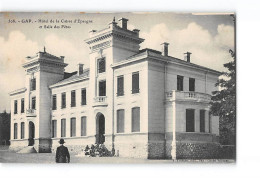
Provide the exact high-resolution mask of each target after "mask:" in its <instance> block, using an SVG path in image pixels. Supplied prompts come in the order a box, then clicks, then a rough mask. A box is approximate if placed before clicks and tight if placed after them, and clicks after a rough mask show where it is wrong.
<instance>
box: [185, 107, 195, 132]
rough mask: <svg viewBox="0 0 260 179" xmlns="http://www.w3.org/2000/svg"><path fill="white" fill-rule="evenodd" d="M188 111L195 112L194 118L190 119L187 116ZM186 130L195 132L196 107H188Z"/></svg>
mask: <svg viewBox="0 0 260 179" xmlns="http://www.w3.org/2000/svg"><path fill="white" fill-rule="evenodd" d="M188 111H192V112H193V119H188V116H187V115H188V113H187V112H188ZM188 120H189V121H188ZM188 122H192V123H191V124H188ZM188 130H189V131H188ZM186 132H195V109H186Z"/></svg>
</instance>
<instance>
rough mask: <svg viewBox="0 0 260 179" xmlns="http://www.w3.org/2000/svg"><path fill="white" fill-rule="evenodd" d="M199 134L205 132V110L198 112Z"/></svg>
mask: <svg viewBox="0 0 260 179" xmlns="http://www.w3.org/2000/svg"><path fill="white" fill-rule="evenodd" d="M200 132H205V110H200Z"/></svg>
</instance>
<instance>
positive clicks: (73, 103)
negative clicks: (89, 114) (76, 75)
mask: <svg viewBox="0 0 260 179" xmlns="http://www.w3.org/2000/svg"><path fill="white" fill-rule="evenodd" d="M75 106H76V91H75V90H73V91H71V107H75Z"/></svg>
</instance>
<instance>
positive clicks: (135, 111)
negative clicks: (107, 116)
mask: <svg viewBox="0 0 260 179" xmlns="http://www.w3.org/2000/svg"><path fill="white" fill-rule="evenodd" d="M132 132H140V107H135V108H132Z"/></svg>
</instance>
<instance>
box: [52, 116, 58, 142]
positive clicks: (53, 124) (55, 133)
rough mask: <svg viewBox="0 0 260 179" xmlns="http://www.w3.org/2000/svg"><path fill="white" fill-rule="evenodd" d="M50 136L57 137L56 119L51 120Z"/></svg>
mask: <svg viewBox="0 0 260 179" xmlns="http://www.w3.org/2000/svg"><path fill="white" fill-rule="evenodd" d="M52 137H53V138H54V137H57V121H56V120H53V121H52Z"/></svg>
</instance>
